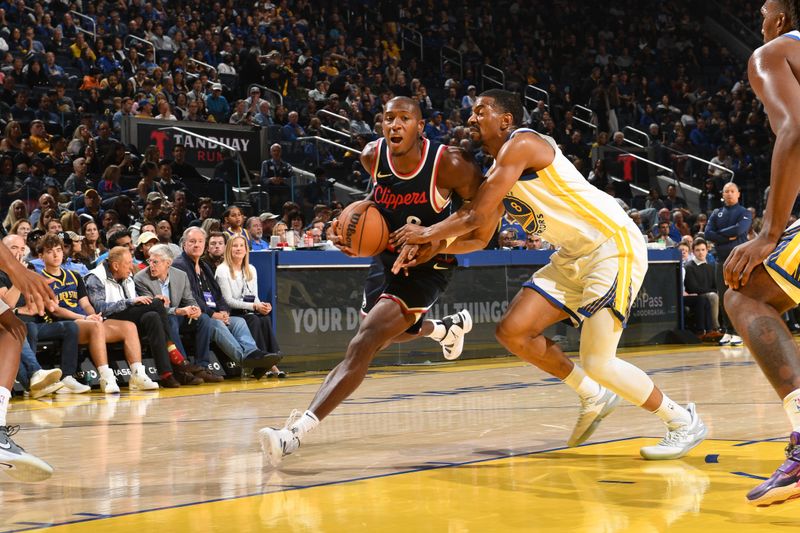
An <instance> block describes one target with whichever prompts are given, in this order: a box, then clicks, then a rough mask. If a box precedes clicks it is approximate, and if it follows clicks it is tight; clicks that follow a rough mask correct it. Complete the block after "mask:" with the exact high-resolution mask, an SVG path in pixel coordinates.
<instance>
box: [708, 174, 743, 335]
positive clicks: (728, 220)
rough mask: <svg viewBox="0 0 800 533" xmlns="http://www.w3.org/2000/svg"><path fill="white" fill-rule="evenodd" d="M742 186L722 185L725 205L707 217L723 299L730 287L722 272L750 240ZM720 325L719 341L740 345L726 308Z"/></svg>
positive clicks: (733, 184) (719, 288) (720, 294)
mask: <svg viewBox="0 0 800 533" xmlns="http://www.w3.org/2000/svg"><path fill="white" fill-rule="evenodd" d="M739 197H740V192H739V186H738V185H736V184H735V183H732V182H731V183H726V184H725V186H724V187H723V188H722V202H723V205H722V207H720V208H718V209H715V210H714V212H713V213H711V215H710V216H709V217H708V224H707V225H706V227H705V232H704V235H705V238H706V240H708V241H710V242H712V243H714V250H715V252H716V286H717V290H718V291H719V297H720V299H722V298H724V297H725V291H726V290H727V287H726V285H725V281H724V278H723V275H722V267H723V264H724V263H725V260H726V259H727V258H728V256H729V255H730V253H731V252H732V251H733V249H734V248H735V247H736V246H737V245H739V244H742V243H743V242H746V241H747V233H748V231H749V230H750V225H751V224H752V223H753V220H752V219H751V217H750V213H749V212H748V211H747V209H745V208H744V206H742V205H741V204H739ZM720 325H721V326H722V327H723V331H724V332H725V335H723V336H722V338H721V339H720V340H719V342H720V344H722V345H731V346H741V345H742V338H741V337H740V336H739V335H737V334H736V331H735V330H734V329H733V325H732V324H731V322H730V320H729V319H728V315H727V313H726V312H725V308H724V306H723V308H722V309H721V313H720Z"/></svg>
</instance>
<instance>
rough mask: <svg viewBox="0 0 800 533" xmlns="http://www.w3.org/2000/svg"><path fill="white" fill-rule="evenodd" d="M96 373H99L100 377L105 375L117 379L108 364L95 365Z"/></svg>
mask: <svg viewBox="0 0 800 533" xmlns="http://www.w3.org/2000/svg"><path fill="white" fill-rule="evenodd" d="M97 373H98V374H100V377H105V378H108V379H111V378H113V379H114V381H116V380H117V377H116V376H115V375H114V371H113V370H111V369H110V368H109V367H108V365H100V366H98V367H97Z"/></svg>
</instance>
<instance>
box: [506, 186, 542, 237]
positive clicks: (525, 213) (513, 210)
mask: <svg viewBox="0 0 800 533" xmlns="http://www.w3.org/2000/svg"><path fill="white" fill-rule="evenodd" d="M503 206H504V207H505V209H506V213H507V214H508V216H509V217H511V218H512V219H513V220H514V222H516V223H517V224H519V225H520V226H522V229H524V230H525V232H526V233H536V234H537V235H538V234H541V233H542V232H544V231H545V230H546V229H547V224H545V221H544V215H542V214H541V213H536V212H535V211H534V210H533V208H532V207H531V206H529V205H528V204H526V203H525V202H523V201H522V200H520V199H519V198H516V197H514V196H511V195H509V196H506V197H505V198H503Z"/></svg>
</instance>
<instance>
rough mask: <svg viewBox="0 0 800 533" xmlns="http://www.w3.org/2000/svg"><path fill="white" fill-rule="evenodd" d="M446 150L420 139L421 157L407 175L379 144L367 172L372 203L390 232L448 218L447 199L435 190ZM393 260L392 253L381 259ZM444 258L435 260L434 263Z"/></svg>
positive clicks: (380, 140)
mask: <svg viewBox="0 0 800 533" xmlns="http://www.w3.org/2000/svg"><path fill="white" fill-rule="evenodd" d="M445 150H447V147H446V146H445V145H442V144H439V143H434V142H431V141H429V140H428V139H423V140H422V157H421V158H420V161H419V164H418V165H417V168H415V169H414V170H413V171H411V173H409V174H402V173H401V172H400V171H398V170H397V169H396V168H395V167H394V165H393V164H392V156H391V154H390V153H389V148H388V146H386V143H385V142H384V139H379V140H378V143H377V157H376V158H375V164H374V165H373V168H372V169H370V174H371V175H372V183H373V187H374V192H373V194H372V200H373V201H374V202H375V204H377V206H378V210H379V211H380V212H381V215H383V218H384V219H386V223H387V224H388V225H389V231H390V232H392V231H396V230H398V229H400V228H402V227H403V226H404V225H406V224H418V225H421V226H432V225H433V224H436V223H437V222H441V221H442V220H444V219H446V218H447V217H448V216H449V215H450V209H449V206H450V197H449V196H448V197H447V198H445V197H444V196H442V195H441V194H440V193H439V190H438V188H437V187H436V178H437V173H438V171H439V162H440V161H441V159H442V155H443V154H444V152H445ZM396 257H397V254H396V253H395V252H394V251H393V250H388V251H386V252H384V253H383V254H382V255H381V258H382V259H383V261H384V262H385V263H387V262H388V263H390V264H391V263H393V262H394V259H395V258H396ZM443 257H444V256H437V260H442V258H443ZM431 263H433V261H431V262H430V263H429V264H431Z"/></svg>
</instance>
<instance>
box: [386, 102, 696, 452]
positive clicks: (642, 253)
mask: <svg viewBox="0 0 800 533" xmlns="http://www.w3.org/2000/svg"><path fill="white" fill-rule="evenodd" d="M521 121H522V103H521V102H520V99H519V97H518V96H517V95H516V94H514V93H510V92H508V91H503V90H497V89H493V90H489V91H486V92H484V93H482V94H481V95H480V96H479V97H478V99H477V100H476V102H475V104H474V106H473V109H472V116H471V117H470V118H469V122H468V124H469V126H470V134H471V136H472V140H473V141H479V142H482V143H483V150H484V152H486V153H488V154H489V155H491V156H492V157H493V158H494V160H495V162H494V165H493V166H492V167H491V168H490V169H489V172H488V173H487V176H486V181H484V182H483V183H482V184H481V186H480V188H479V189H478V193H477V194H476V196H475V198H474V199H473V201H472V202H471V203H470V204H467V205H465V206H464V207H462V208H461V209H460V210H459V211H458V212H456V213H455V214H453V215H451V216H450V217H449V218H447V219H446V220H444V221H442V222H439V223H437V224H434V225H433V226H430V227H428V228H420V227H419V226H405V227H404V228H402V229H401V230H399V231H398V232H396V233H395V234H394V235H393V236H392V242H393V243H394V244H395V245H400V244H403V243H407V244H411V245H414V244H416V245H424V246H425V248H420V249H416V248H415V247H414V246H406V247H404V248H403V249H402V251H401V253H400V256H399V257H398V260H397V262H396V263H395V265H394V270H395V271H398V270H399V269H400V268H404V267H407V266H413V265H414V264H416V262H415V261H414V258H415V257H417V258H418V260H419V261H424V260H425V259H424V258H425V257H427V256H429V255H430V254H432V253H435V252H436V250H437V248H438V247H439V246H441V245H442V242H445V241H446V240H447V239H451V238H453V237H457V236H459V235H462V234H465V233H468V232H471V231H474V230H475V229H476V228H480V227H484V226H487V225H489V226H492V225H494V224H495V222H496V221H497V215H496V212H497V209H498V207H499V206H505V210H506V212H507V213H508V214H509V215H510V216H511V217H512V218H513V219H514V220H515V221H516V222H519V223H520V224H521V225H522V227H523V228H524V229H525V231H526V232H528V233H536V234H539V235H541V236H542V238H543V239H546V240H547V241H549V242H551V243H553V244H555V245H556V246H557V247H558V250H557V251H556V253H554V254H553V255H552V256H551V257H550V263H549V264H548V265H546V266H545V267H543V268H542V269H540V270H538V271H537V272H536V273H534V275H533V277H532V278H531V280H530V281H529V282H527V283H525V284H524V285H523V288H522V290H520V292H519V293H517V296H516V297H515V298H514V300H513V301H512V302H511V304H510V305H509V307H508V309H507V310H506V312H505V315H504V316H503V318H502V319H501V321H500V324H499V325H498V326H497V339H498V341H500V343H501V344H502V345H503V346H505V347H506V348H507V349H508V350H509V351H510V352H512V353H514V354H516V355H517V356H519V357H520V358H521V359H523V360H525V361H527V362H529V363H531V364H534V365H536V366H537V367H539V368H541V369H542V370H544V371H546V372H549V373H550V374H552V375H554V376H555V377H557V378H559V379H561V380H562V381H563V382H564V383H565V384H567V385H568V386H569V387H571V388H572V389H573V390H575V392H577V393H578V395H579V396H580V398H581V412H580V416H579V418H578V424H577V425H576V431H574V432H573V435H572V437H570V440H569V441H568V444H569V445H570V446H574V445H576V444H579V443H580V442H581V441H582V439H584V438H585V437H586V436H587V435H588V434H591V431H592V429H593V427H594V426H596V424H597V423H599V421H600V420H602V418H603V417H605V416H607V415H608V414H609V413H610V412H611V411H612V410H613V409H614V407H615V406H616V404H617V402H618V401H619V399H618V397H617V395H619V396H621V397H623V398H625V399H626V400H628V401H629V402H631V403H633V404H634V405H638V406H640V407H642V408H644V409H646V410H648V411H650V412H652V413H654V414H656V415H657V416H658V417H659V418H661V420H663V421H664V424H665V425H666V426H667V434H666V436H665V437H664V438H663V439H662V440H661V441H660V442H659V443H658V444H657V445H655V446H645V447H643V448H642V449H641V450H640V453H641V455H642V456H643V457H644V458H645V459H677V458H679V457H682V456H684V455H686V454H687V453H688V452H689V450H691V449H692V448H694V447H695V446H697V445H698V444H700V442H702V441H703V439H704V438H705V435H706V432H707V430H706V427H705V425H704V424H703V422H702V421H701V420H700V417H699V416H698V414H697V412H696V411H695V407H694V404H691V403H690V404H689V405H688V406H687V407H686V408H683V407H681V406H680V405H678V404H676V403H675V402H673V401H672V400H670V399H669V398H668V397H667V395H666V394H664V393H662V392H661V390H660V389H659V388H658V387H656V386H655V384H654V383H653V381H652V380H651V379H650V377H648V375H647V374H645V373H644V372H642V371H641V370H640V369H639V368H637V367H635V366H634V365H632V364H630V363H628V362H626V361H623V360H621V359H619V358H618V357H617V356H616V351H617V344H618V343H619V340H620V337H621V336H622V329H623V327H624V325H625V322H626V320H627V318H628V314H629V312H630V308H631V303H632V302H633V299H634V298H635V297H636V294H637V293H638V292H639V287H641V284H642V281H643V280H644V275H645V272H646V271H647V248H646V246H645V244H644V241H643V240H642V236H641V233H640V232H639V230H638V228H637V227H636V225H635V224H634V223H633V221H632V220H631V219H630V217H628V215H627V214H626V213H625V212H624V211H623V210H622V208H621V207H620V206H619V204H617V203H616V201H614V199H613V198H611V197H610V196H608V195H607V194H605V193H604V192H601V191H600V190H598V189H597V188H595V187H594V186H592V185H590V184H589V183H588V182H587V181H586V179H584V177H583V176H582V175H581V174H580V173H579V172H578V170H577V169H576V168H575V167H574V166H573V165H572V163H570V161H569V160H568V159H567V158H566V157H564V155H563V154H562V153H561V150H559V149H558V146H557V145H556V143H555V141H553V139H552V138H550V137H546V136H544V135H539V134H538V133H536V132H535V131H533V130H530V129H526V128H518V125H519V124H520V122H521ZM478 246H480V244H479V245H478ZM564 319H571V321H572V323H573V324H574V325H576V326H578V325H580V326H581V340H580V360H581V364H582V365H583V368H581V367H580V366H578V365H576V364H574V363H573V362H572V361H571V360H570V359H569V358H567V357H566V356H565V355H564V352H562V351H561V349H560V348H559V347H558V345H557V344H555V343H554V342H553V341H552V340H550V339H547V338H545V337H544V336H543V335H542V332H543V331H544V330H545V328H547V327H548V326H551V325H553V324H555V323H557V322H560V321H562V320H564ZM584 369H585V370H584ZM592 378H593V379H592ZM598 383H599V384H598ZM581 430H587V431H584V432H583V433H582V432H581Z"/></svg>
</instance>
